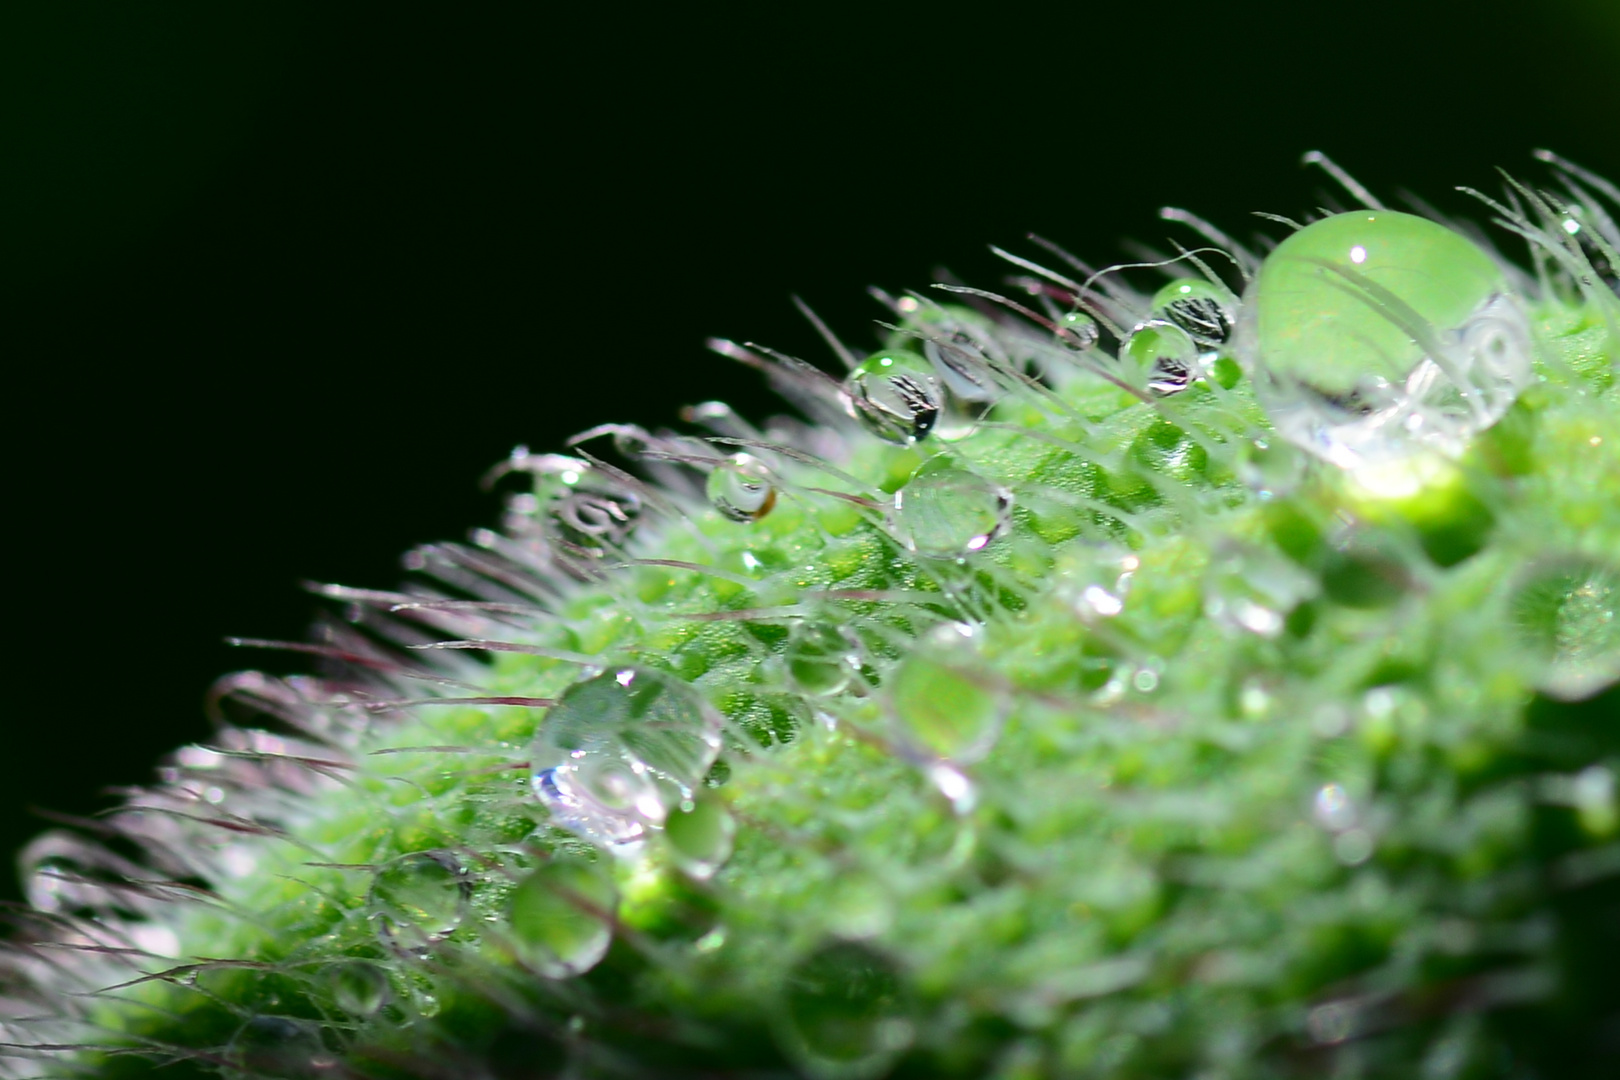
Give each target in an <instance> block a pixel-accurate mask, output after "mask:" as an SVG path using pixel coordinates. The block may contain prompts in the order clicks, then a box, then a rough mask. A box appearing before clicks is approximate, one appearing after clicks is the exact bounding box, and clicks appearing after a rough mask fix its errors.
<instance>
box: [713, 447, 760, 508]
mask: <svg viewBox="0 0 1620 1080" xmlns="http://www.w3.org/2000/svg"><path fill="white" fill-rule="evenodd" d="M707 492H708V496H709V502H711V503H713V504H714V508H715V509H716V510H718V511H720V513H721V514H722V515H723V516H725V517H727V518H730V519H731V520H732V521H758V520H759V519H760V518H762V517H764V516H765V515H766V514H768V513H770V512H771V510H772V509H773V508H774V507H775V506H776V488H774V487H773V486H771V481H770V474H769V472H767V471H766V469H765V465H764V463H763V462H761V461H760V460H759V459H758V458H756V457H754V456H753V455H752V454H733V455H732V456H731V457H730V458H728V459H727V460H726V461H725V462H724V463H722V464H720V465H716V466H715V468H714V471H713V472H711V473H710V474H709V482H708V485H707Z"/></svg>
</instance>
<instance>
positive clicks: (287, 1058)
mask: <svg viewBox="0 0 1620 1080" xmlns="http://www.w3.org/2000/svg"><path fill="white" fill-rule="evenodd" d="M225 1056H226V1057H227V1058H228V1059H229V1061H230V1063H231V1065H232V1066H234V1067H235V1068H236V1069H240V1070H241V1073H239V1074H237V1075H238V1076H240V1077H241V1078H242V1080H247V1078H248V1077H264V1076H273V1077H276V1078H278V1080H315V1078H316V1077H321V1076H329V1075H331V1070H332V1068H333V1066H334V1065H335V1064H336V1059H335V1057H334V1056H333V1054H332V1053H331V1051H330V1050H328V1049H327V1047H326V1045H325V1043H324V1042H323V1041H322V1039H321V1031H320V1028H319V1027H318V1026H317V1025H316V1024H314V1023H313V1022H311V1021H309V1020H295V1019H292V1018H291V1017H286V1016H255V1017H252V1018H251V1019H249V1020H248V1021H247V1023H245V1024H243V1025H242V1026H241V1027H240V1028H239V1029H237V1032H236V1035H235V1036H234V1037H233V1038H232V1039H231V1042H230V1046H229V1047H228V1048H227V1050H226V1054H225Z"/></svg>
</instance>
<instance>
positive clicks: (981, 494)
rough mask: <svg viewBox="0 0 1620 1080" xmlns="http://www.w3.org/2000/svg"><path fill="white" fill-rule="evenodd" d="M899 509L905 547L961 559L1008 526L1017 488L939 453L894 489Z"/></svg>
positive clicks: (934, 556) (898, 526)
mask: <svg viewBox="0 0 1620 1080" xmlns="http://www.w3.org/2000/svg"><path fill="white" fill-rule="evenodd" d="M894 510H895V527H896V529H895V531H896V532H897V533H898V534H899V536H900V538H901V540H902V542H904V543H905V545H906V547H908V548H910V549H911V550H912V551H914V552H916V553H917V554H919V555H922V556H925V557H927V558H932V559H960V558H964V557H966V556H968V555H971V554H973V553H974V552H977V551H982V550H983V549H984V548H985V547H986V546H988V545H989V543H990V542H991V541H992V540H994V539H995V538H996V537H997V536H998V535H1000V534H1001V532H1002V530H1003V529H1005V528H1006V527H1007V521H1008V518H1009V515H1010V514H1011V512H1012V493H1011V492H1010V491H1008V490H1007V489H1006V488H1004V487H1002V486H1001V485H999V484H996V483H993V482H991V481H989V480H986V479H985V478H984V477H982V476H979V475H978V474H976V473H971V472H968V471H967V470H966V469H959V468H956V467H955V466H953V465H951V464H950V462H949V461H948V460H947V459H944V458H934V459H933V460H931V461H928V462H925V463H924V464H923V465H922V467H921V468H919V469H918V470H917V471H916V472H915V473H913V474H912V477H911V479H910V480H909V481H908V482H907V483H906V486H905V487H903V488H901V489H900V490H899V491H897V492H896V493H895V496H894Z"/></svg>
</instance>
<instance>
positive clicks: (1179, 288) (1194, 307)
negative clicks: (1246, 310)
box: [1153, 278, 1235, 348]
mask: <svg viewBox="0 0 1620 1080" xmlns="http://www.w3.org/2000/svg"><path fill="white" fill-rule="evenodd" d="M1234 300H1235V298H1234V297H1233V296H1232V295H1231V294H1230V293H1228V292H1227V291H1226V290H1224V289H1218V288H1216V287H1215V286H1214V285H1213V284H1211V283H1210V282H1208V281H1205V280H1204V279H1203V278H1179V279H1177V280H1175V281H1172V282H1171V283H1170V284H1168V285H1166V286H1165V287H1164V288H1162V289H1160V290H1159V291H1158V293H1157V294H1155V295H1154V297H1153V313H1154V314H1153V317H1154V318H1156V319H1164V320H1166V321H1168V322H1172V323H1174V324H1175V325H1176V326H1178V327H1180V328H1181V329H1182V330H1183V331H1185V332H1186V334H1187V336H1188V337H1190V338H1192V339H1193V340H1194V341H1196V342H1197V343H1198V344H1200V345H1203V346H1205V347H1207V348H1215V347H1217V346H1219V345H1223V344H1225V342H1226V339H1227V338H1228V337H1230V336H1231V335H1232V313H1233V309H1234V306H1235V305H1234Z"/></svg>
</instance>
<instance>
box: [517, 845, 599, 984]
mask: <svg viewBox="0 0 1620 1080" xmlns="http://www.w3.org/2000/svg"><path fill="white" fill-rule="evenodd" d="M618 903H619V895H618V890H617V889H616V888H615V887H614V885H613V879H612V878H611V877H610V876H609V875H608V874H607V872H606V871H605V870H604V869H603V868H601V867H599V866H597V865H596V864H594V863H590V862H586V861H584V860H581V859H570V858H563V857H557V858H553V859H552V860H551V861H550V862H547V863H545V864H544V865H542V866H541V867H540V868H539V869H537V870H536V871H535V872H534V873H532V874H530V875H529V876H528V877H526V878H524V879H523V881H522V882H520V883H519V884H518V886H517V888H516V889H514V890H513V891H512V896H511V898H510V900H509V901H508V902H507V923H508V925H509V927H510V929H511V935H512V943H513V945H514V947H515V948H516V950H517V953H518V956H519V958H520V959H521V960H522V961H523V962H524V963H526V964H528V965H529V966H530V967H533V968H534V969H535V970H537V971H539V972H540V973H541V974H542V975H545V976H546V977H548V978H553V979H562V978H567V977H569V976H571V975H578V974H580V973H582V972H585V971H589V970H590V969H591V968H593V967H595V966H596V964H597V962H598V961H600V960H601V959H602V957H603V956H605V955H606V954H607V950H608V946H609V945H611V944H612V942H613V915H614V911H615V909H616V908H617V907H618Z"/></svg>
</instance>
